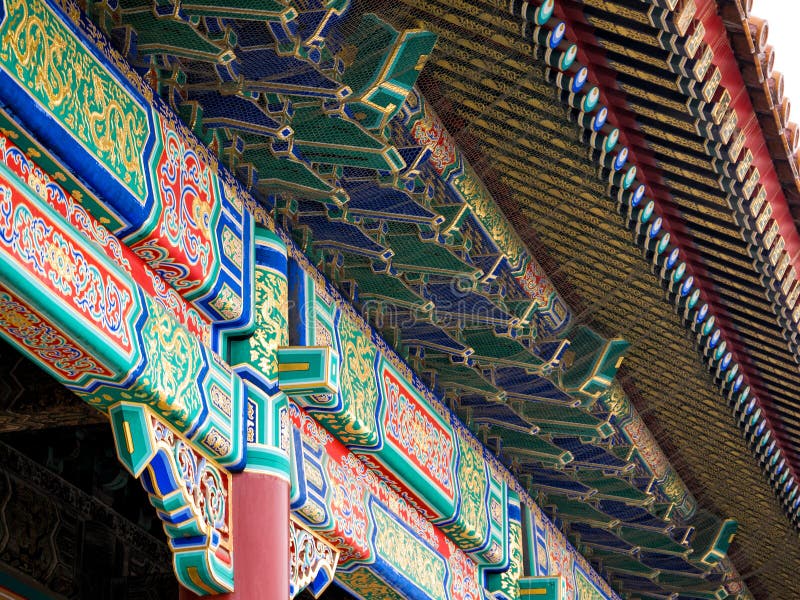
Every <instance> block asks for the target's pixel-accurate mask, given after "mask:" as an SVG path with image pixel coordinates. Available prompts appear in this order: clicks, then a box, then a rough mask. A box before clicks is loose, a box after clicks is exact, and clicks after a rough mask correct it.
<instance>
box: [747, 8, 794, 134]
mask: <svg viewBox="0 0 800 600" xmlns="http://www.w3.org/2000/svg"><path fill="white" fill-rule="evenodd" d="M751 14H752V15H754V16H756V17H760V18H762V19H766V20H767V21H768V22H769V36H768V37H767V43H768V44H769V45H770V46H772V47H773V48H775V69H777V70H778V71H780V72H781V73H783V83H784V95H785V96H786V97H788V98H789V100H790V101H791V103H792V112H791V115H790V118H791V120H792V121H794V122H795V123H797V122H800V35H798V34H799V33H800V2H799V1H798V0H753V10H752V12H751Z"/></svg>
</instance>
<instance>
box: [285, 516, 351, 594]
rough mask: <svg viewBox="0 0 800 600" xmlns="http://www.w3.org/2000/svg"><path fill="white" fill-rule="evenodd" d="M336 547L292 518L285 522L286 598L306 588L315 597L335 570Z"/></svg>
mask: <svg viewBox="0 0 800 600" xmlns="http://www.w3.org/2000/svg"><path fill="white" fill-rule="evenodd" d="M338 562H339V550H337V549H336V548H335V547H334V546H332V545H331V544H329V543H328V542H326V541H325V540H324V539H322V538H321V537H320V536H319V535H317V534H315V533H314V532H313V531H311V530H309V529H306V528H305V527H303V525H301V524H300V523H299V522H298V521H297V520H296V519H290V521H289V598H294V597H295V596H296V595H297V594H299V593H300V592H301V591H303V590H304V589H306V588H310V589H311V592H312V593H313V595H314V596H315V597H318V596H319V595H320V594H321V593H322V592H323V591H324V590H325V588H327V587H328V584H330V582H331V581H333V576H334V574H335V573H336V566H337V564H338Z"/></svg>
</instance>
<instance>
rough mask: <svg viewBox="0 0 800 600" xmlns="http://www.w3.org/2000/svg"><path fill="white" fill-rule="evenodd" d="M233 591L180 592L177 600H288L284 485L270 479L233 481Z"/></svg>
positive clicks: (246, 475)
mask: <svg viewBox="0 0 800 600" xmlns="http://www.w3.org/2000/svg"><path fill="white" fill-rule="evenodd" d="M233 586H234V591H233V592H232V593H230V594H218V595H214V596H204V597H202V596H197V595H195V594H194V593H193V592H190V591H189V590H187V589H185V588H183V587H181V588H180V595H179V599H180V600H197V599H199V598H207V599H213V600H287V599H288V598H289V483H288V482H287V481H285V480H283V479H280V478H278V477H273V476H272V475H263V474H260V473H248V472H244V473H239V474H237V475H234V477H233Z"/></svg>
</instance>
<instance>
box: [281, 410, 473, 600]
mask: <svg viewBox="0 0 800 600" xmlns="http://www.w3.org/2000/svg"><path fill="white" fill-rule="evenodd" d="M290 416H291V422H292V426H293V437H294V444H293V470H294V472H293V476H292V510H293V511H294V514H295V515H296V516H297V517H298V518H299V519H300V520H301V521H302V522H303V523H305V524H306V525H307V526H308V527H309V528H311V529H313V530H315V531H317V532H318V533H319V534H320V535H321V536H322V537H323V538H325V539H326V540H327V541H328V542H329V543H331V544H332V545H334V546H335V547H337V548H338V549H339V550H340V559H339V568H338V569H337V573H336V578H337V581H338V582H339V583H340V584H341V585H344V586H345V587H347V588H349V589H351V590H353V591H354V592H355V593H356V594H358V595H359V596H360V597H364V598H393V597H400V596H397V594H396V592H394V591H393V590H398V589H400V590H403V596H402V597H403V598H415V599H416V598H419V599H423V598H424V599H428V598H437V599H441V600H481V599H482V598H483V597H484V595H483V589H482V584H481V581H480V578H479V576H478V568H477V566H476V564H475V563H474V562H473V561H472V560H470V559H469V557H468V556H467V555H466V554H464V553H463V552H462V551H461V550H459V549H458V548H457V547H456V546H455V544H453V543H452V542H451V541H450V539H449V538H448V537H447V536H446V535H444V533H443V532H442V531H441V530H439V529H438V528H437V527H436V526H435V525H433V524H431V523H430V521H429V520H427V519H426V518H425V517H424V516H423V515H422V514H420V513H419V511H417V510H416V509H415V508H414V507H413V506H412V505H411V504H410V503H409V502H407V501H406V500H405V499H404V498H403V497H401V496H400V495H399V494H398V493H397V492H395V491H394V490H392V489H391V488H390V487H389V486H387V485H386V483H385V481H383V480H382V479H380V478H379V477H378V476H376V474H375V473H373V472H372V471H371V470H370V469H369V468H367V467H366V465H365V464H364V463H363V461H361V460H360V459H359V458H358V457H356V456H355V455H354V454H352V453H351V452H350V451H349V450H348V449H347V448H346V447H345V446H344V445H343V444H341V443H340V442H339V441H337V440H336V439H335V438H334V437H333V436H332V435H331V434H330V433H328V431H327V430H326V429H325V428H323V427H321V426H320V425H319V424H318V423H317V422H316V421H315V420H314V419H313V418H311V417H310V416H309V415H308V413H306V412H305V411H304V410H303V409H301V408H300V407H298V406H297V405H296V404H294V403H292V404H291V405H290Z"/></svg>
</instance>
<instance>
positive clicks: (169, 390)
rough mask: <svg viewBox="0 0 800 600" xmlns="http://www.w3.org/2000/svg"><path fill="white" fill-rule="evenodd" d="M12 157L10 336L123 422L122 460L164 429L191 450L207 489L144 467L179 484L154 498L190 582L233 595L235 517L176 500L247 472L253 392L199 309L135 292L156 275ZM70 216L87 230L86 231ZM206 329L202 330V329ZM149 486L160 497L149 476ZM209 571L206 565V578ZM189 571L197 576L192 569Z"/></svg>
mask: <svg viewBox="0 0 800 600" xmlns="http://www.w3.org/2000/svg"><path fill="white" fill-rule="evenodd" d="M2 148H3V160H4V162H3V163H2V164H0V264H2V268H0V273H2V278H0V307H1V308H2V310H0V332H2V335H3V336H4V337H5V338H7V339H8V340H9V341H10V342H11V343H13V344H14V345H16V346H17V347H18V348H19V349H20V350H21V351H22V352H24V353H25V354H27V355H28V356H29V357H30V358H31V359H33V360H34V361H35V362H36V363H37V364H39V365H41V366H42V367H43V368H45V369H46V370H48V371H49V372H50V373H51V374H52V375H53V376H54V377H56V378H57V379H58V380H59V381H61V382H62V383H64V384H65V385H66V386H67V387H69V388H70V389H72V390H73V391H75V392H76V393H77V394H78V395H80V396H81V397H83V398H84V399H85V400H86V401H87V402H89V403H90V404H92V405H94V406H96V407H97V408H98V409H100V410H102V411H103V412H105V413H107V414H109V416H110V417H111V419H112V423H113V422H115V419H116V420H117V425H116V426H115V427H114V431H115V433H116V434H117V435H116V436H115V439H116V443H117V448H118V451H119V453H120V457H121V458H123V456H124V455H125V454H126V453H128V454H130V453H131V452H133V451H134V450H135V449H136V448H137V447H139V446H141V445H142V444H144V445H145V446H147V445H148V444H146V443H145V442H143V441H142V440H149V441H150V442H152V443H149V446H150V447H154V446H153V444H155V442H153V436H154V435H156V434H155V433H153V431H155V430H161V431H162V433H161V434H159V435H160V436H161V437H162V438H163V437H164V436H167V437H169V436H171V437H170V439H172V440H177V439H181V440H183V442H182V444H183V446H181V447H182V448H184V451H185V452H188V453H190V454H191V456H192V457H194V460H195V463H197V465H198V469H199V471H198V472H201V471H202V472H203V473H206V475H204V476H203V479H202V482H194V483H192V481H190V478H189V475H188V474H185V473H184V474H183V476H181V477H179V475H180V472H179V471H176V469H178V468H179V467H180V468H183V467H184V466H185V464H188V463H185V461H184V463H181V462H180V461H178V462H176V460H177V459H175V457H174V456H173V459H170V460H172V461H173V462H172V463H170V462H169V461H167V459H166V458H164V457H163V456H162V454H163V453H160V452H155V451H153V452H149V451H148V452H145V453H144V456H145V459H143V460H144V463H147V464H150V463H151V462H152V461H155V460H157V459H158V460H162V459H159V458H158V457H159V456H161V457H162V458H163V460H162V463H163V464H160V466H158V469H160V471H159V472H161V471H163V472H164V473H166V474H167V475H169V477H171V479H169V477H167V475H164V477H167V479H165V478H164V477H160V478H159V477H156V476H155V475H152V478H153V481H155V482H157V485H156V483H153V484H152V485H151V486H150V489H148V492H150V493H151V502H152V503H153V504H154V506H156V508H157V512H158V514H159V517H160V518H161V519H162V520H163V521H164V523H165V531H166V532H167V534H168V536H169V537H170V540H171V545H172V547H173V550H175V551H176V552H175V555H174V556H175V560H176V568H177V573H178V575H179V577H180V578H181V581H182V583H184V584H185V585H187V587H190V589H195V590H197V591H199V592H201V593H211V592H212V591H213V592H220V591H225V590H229V589H230V586H231V582H232V566H231V563H230V561H231V560H232V557H231V556H230V555H229V554H227V555H226V553H225V552H223V551H221V550H219V548H218V545H219V543H220V539H221V537H220V536H222V535H223V534H226V532H228V531H229V530H230V523H229V522H228V521H227V520H226V519H227V516H224V515H227V512H226V513H224V515H223V516H224V518H223V517H221V516H220V514H222V513H220V514H217V513H215V515H216V516H214V518H211V517H212V515H210V514H207V513H202V512H201V513H197V511H195V517H193V518H194V523H195V525H192V526H189V525H186V524H185V523H184V520H183V519H184V517H185V516H186V515H187V514H188V513H187V512H186V511H187V510H188V509H187V508H186V506H184V505H183V504H180V503H179V504H177V505H175V504H174V502H175V501H177V500H176V499H177V498H179V497H180V498H188V497H189V496H192V497H194V498H195V500H194V501H195V504H197V505H200V504H204V503H203V502H200V500H199V499H198V498H197V497H196V496H197V494H199V493H200V492H199V491H197V490H199V489H200V488H201V487H202V488H203V489H204V490H205V491H203V493H204V494H206V493H207V494H211V491H209V489H210V488H209V487H208V486H209V485H210V482H211V479H213V478H214V477H216V478H217V479H220V478H222V479H224V478H225V477H227V475H225V474H226V473H227V471H226V468H225V466H229V467H238V466H240V465H241V464H242V462H243V459H244V447H243V444H244V440H243V439H242V436H241V434H240V432H241V431H242V430H243V394H244V385H243V382H242V381H241V379H239V378H238V377H237V376H236V375H235V374H234V373H233V372H232V370H231V369H230V367H229V366H228V365H227V364H226V363H225V362H223V361H222V360H221V359H220V358H219V357H218V356H217V355H216V354H214V353H213V352H211V351H210V350H209V349H208V347H207V346H206V345H205V344H203V343H202V342H201V341H200V339H198V337H197V336H196V335H195V333H193V332H192V330H190V329H189V327H188V326H187V325H188V324H191V323H192V322H193V321H192V320H191V319H187V313H188V312H190V311H188V310H187V311H184V312H182V313H181V311H180V310H178V311H177V312H176V311H174V310H173V309H172V307H170V305H169V304H168V302H166V301H165V300H169V299H170V295H169V294H166V296H165V297H162V298H154V297H152V296H150V295H149V294H147V293H146V292H145V290H144V289H142V287H140V286H139V285H138V284H137V283H135V282H134V279H133V278H132V277H131V274H132V273H134V272H137V273H145V274H146V273H148V272H149V271H147V270H146V268H145V267H144V266H143V265H141V264H139V265H136V261H137V258H136V256H135V255H133V254H132V253H130V252H128V251H123V250H122V248H123V246H122V245H121V244H120V243H119V241H118V240H116V239H115V238H114V237H113V236H112V235H111V234H107V232H106V233H105V234H103V228H102V226H100V225H99V224H98V223H97V222H94V221H93V220H92V219H91V217H90V216H89V215H88V214H85V213H81V212H80V210H77V207H76V206H75V205H74V204H71V203H70V202H68V201H67V197H66V196H64V195H63V194H60V193H59V190H58V188H57V186H54V185H52V184H51V183H52V182H47V181H46V179H45V178H44V177H40V176H39V174H40V171H39V170H38V169H37V168H36V167H35V165H33V164H32V163H30V161H26V160H23V158H24V157H23V156H21V154H20V153H19V152H17V151H15V150H14V148H13V147H12V146H11V144H10V143H9V142H8V141H7V140H4V141H3V145H2ZM7 165H9V166H11V167H13V169H12V168H9V166H7ZM22 175H26V178H25V179H24V180H23V179H21V176H22ZM62 192H63V190H62ZM45 198H46V199H47V200H45ZM62 211H63V215H67V217H68V218H70V219H71V220H74V221H76V222H79V223H81V227H80V229H79V228H76V227H74V226H73V225H72V224H71V223H70V221H68V220H67V219H66V218H65V217H64V216H63V215H62V214H61V213H62ZM87 231H89V232H91V231H93V232H95V234H97V235H96V236H95V240H94V241H92V236H91V235H84V233H85V232H87ZM98 239H102V240H103V243H102V244H101V242H99V241H97V240H98ZM117 251H118V252H117ZM120 265H126V266H120ZM150 273H151V274H152V272H150ZM150 285H153V282H152V281H151V282H150ZM172 299H173V300H174V299H175V298H174V297H173V298H172ZM181 306H182V305H181V304H180V302H178V307H179V308H180V307H181ZM184 308H185V307H184ZM176 314H180V315H182V319H181V318H178V317H176ZM182 320H183V321H185V322H186V324H184V323H182ZM196 325H197V328H196V329H197V331H199V332H202V331H203V327H202V323H198V324H196ZM123 409H124V410H123ZM120 415H122V416H121V417H119V416H120ZM143 415H144V416H143ZM118 417H119V418H118ZM156 422H158V423H161V425H157V424H156ZM137 423H138V424H139V426H137ZM142 423H145V424H144V425H142ZM148 423H149V425H148ZM159 428H160V429H159ZM148 431H149V432H150V433H148ZM168 433H169V436H168V435H167V434H168ZM148 436H149V437H148ZM170 443H172V442H170ZM176 444H177V442H175V443H174V444H172V445H173V446H175V445H176ZM156 445H158V444H156ZM162 445H163V444H162ZM164 452H167V451H166V450H164ZM187 456H188V455H187ZM140 458H141V456H140ZM187 460H188V458H187ZM164 461H166V462H164ZM123 463H124V464H126V466H128V467H129V468H130V469H131V471H132V472H134V473H137V472H138V473H139V474H141V473H144V471H142V470H141V469H143V468H144V467H143V466H142V464H143V463H142V460H139V461H137V462H136V463H135V464H136V465H138V466H134V462H132V461H130V460H128V461H126V460H123ZM200 466H202V468H200ZM140 467H141V468H140ZM148 468H149V467H148ZM153 468H156V467H153ZM209 470H210V471H209ZM149 472H150V471H148V473H149ZM176 473H178V474H177V475H176ZM195 475H196V473H195ZM212 475H213V477H212ZM209 478H211V479H209ZM168 480H169V481H170V482H171V483H169V485H167V484H166V483H165V482H167V481H168ZM143 483H144V484H145V487H146V488H148V481H147V479H146V478H145V477H144V476H143ZM151 483H152V482H151ZM201 483H202V485H201ZM193 485H195V487H194V488H193V487H192V486H193ZM165 486H166V487H165ZM198 486H199V487H198ZM203 486H205V487H203ZM220 486H222V483H221V479H220V483H219V485H218V486H216V487H215V488H214V489H215V490H217V489H219V490H221V489H222V488H221V487H220ZM223 487H224V486H223ZM190 488H191V489H190ZM195 488H196V489H195ZM212 495H214V497H215V498H217V496H219V497H222V496H224V495H225V494H224V492H223V491H219V493H217V492H216V491H215V492H214V494H212ZM186 502H189V500H186ZM184 504H185V503H184ZM206 506H208V505H207V504H206ZM195 508H196V507H195ZM198 528H200V529H202V530H203V532H204V533H203V535H202V536H201V535H200V534H199V533H198ZM178 548H180V552H178V551H177V550H178ZM222 556H227V558H225V560H223V563H224V564H217V562H218V561H219V560H220V557H222ZM179 558H180V560H179ZM229 559H230V560H229ZM200 564H202V565H206V567H207V568H205V571H203V569H199V567H198V565H200ZM180 565H183V567H181V566H180ZM214 565H217V566H216V567H215V566H214ZM184 567H185V568H186V569H187V570H181V569H183V568H184Z"/></svg>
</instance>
